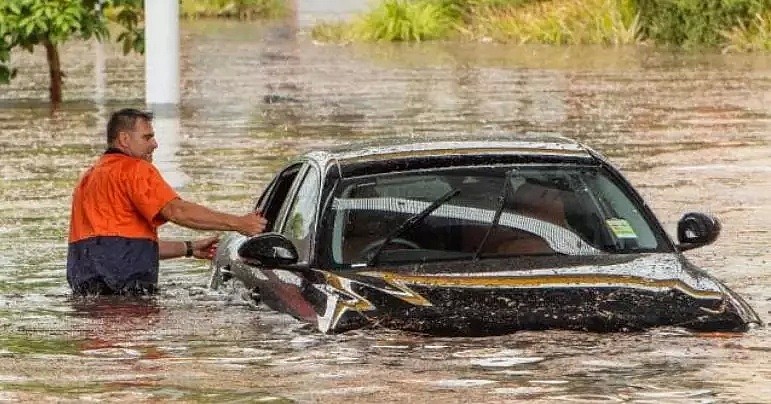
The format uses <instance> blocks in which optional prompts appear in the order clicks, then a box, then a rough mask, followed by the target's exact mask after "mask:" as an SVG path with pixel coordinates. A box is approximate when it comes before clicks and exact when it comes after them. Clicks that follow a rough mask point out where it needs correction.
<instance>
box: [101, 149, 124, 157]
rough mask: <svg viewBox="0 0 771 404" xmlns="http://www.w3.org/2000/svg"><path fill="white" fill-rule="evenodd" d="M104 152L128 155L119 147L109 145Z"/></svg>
mask: <svg viewBox="0 0 771 404" xmlns="http://www.w3.org/2000/svg"><path fill="white" fill-rule="evenodd" d="M104 154H122V155H124V156H128V154H126V153H125V152H124V151H123V150H121V149H118V148H117V147H108V148H107V150H105V151H104Z"/></svg>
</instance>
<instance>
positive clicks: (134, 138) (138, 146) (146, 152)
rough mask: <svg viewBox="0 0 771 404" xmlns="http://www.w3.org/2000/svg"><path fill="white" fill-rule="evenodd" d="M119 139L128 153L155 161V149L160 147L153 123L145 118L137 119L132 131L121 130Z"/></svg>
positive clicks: (122, 147)
mask: <svg viewBox="0 0 771 404" xmlns="http://www.w3.org/2000/svg"><path fill="white" fill-rule="evenodd" d="M118 141H119V144H120V146H121V149H122V150H123V151H124V152H126V153H127V154H128V155H130V156H133V157H139V158H141V159H143V160H147V161H149V162H152V161H153V151H155V149H156V148H157V147H158V142H156V141H155V132H154V131H153V125H152V124H151V123H150V122H148V121H146V120H144V119H139V120H137V121H136V124H134V129H133V130H132V131H128V132H121V133H120V135H119V137H118Z"/></svg>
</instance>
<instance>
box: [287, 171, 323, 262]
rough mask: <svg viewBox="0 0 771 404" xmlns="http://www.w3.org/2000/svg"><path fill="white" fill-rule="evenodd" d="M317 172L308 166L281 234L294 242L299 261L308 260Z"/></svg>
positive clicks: (316, 188)
mask: <svg viewBox="0 0 771 404" xmlns="http://www.w3.org/2000/svg"><path fill="white" fill-rule="evenodd" d="M319 182H320V178H319V172H318V170H316V168H315V167H313V166H310V167H309V168H308V171H307V172H306V174H305V176H304V177H303V179H302V182H301V183H300V185H299V187H298V188H297V191H296V192H295V197H294V200H293V201H292V205H291V206H290V207H289V210H288V211H287V214H286V221H285V223H284V227H283V229H282V230H281V234H283V235H284V236H286V237H287V238H288V239H289V240H291V241H292V243H294V245H295V247H296V248H297V253H298V256H299V257H300V261H306V262H307V261H308V259H309V251H310V243H311V238H312V234H313V225H314V224H315V221H316V207H317V206H318V197H319V186H320V184H319Z"/></svg>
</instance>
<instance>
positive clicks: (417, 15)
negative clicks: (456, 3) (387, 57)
mask: <svg viewBox="0 0 771 404" xmlns="http://www.w3.org/2000/svg"><path fill="white" fill-rule="evenodd" d="M452 25H453V18H452V17H451V10H450V9H449V8H448V7H445V6H442V5H441V4H440V3H438V2H436V1H429V0H421V1H410V0H386V1H384V2H383V3H382V4H380V5H379V6H378V7H377V8H375V9H374V10H373V11H371V12H370V13H368V14H365V15H364V16H363V17H362V18H361V20H360V21H359V22H358V23H357V24H356V27H355V29H354V31H355V36H356V37H357V38H360V39H363V40H370V41H415V42H420V41H425V40H430V39H438V38H442V37H443V36H444V35H445V33H447V32H448V31H449V30H451V28H452Z"/></svg>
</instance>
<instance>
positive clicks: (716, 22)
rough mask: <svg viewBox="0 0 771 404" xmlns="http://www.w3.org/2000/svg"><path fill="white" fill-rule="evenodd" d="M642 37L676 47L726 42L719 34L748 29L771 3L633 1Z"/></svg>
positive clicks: (741, 0)
mask: <svg viewBox="0 0 771 404" xmlns="http://www.w3.org/2000/svg"><path fill="white" fill-rule="evenodd" d="M635 1H636V3H637V9H638V10H640V25H641V29H642V34H643V35H644V36H645V37H647V38H650V39H652V40H654V41H655V42H657V43H662V44H673V45H679V46H685V47H689V46H693V45H711V46H716V45H720V44H721V43H723V42H725V36H724V35H723V34H722V33H723V32H724V31H726V30H730V29H731V28H733V27H734V26H737V25H742V24H743V25H744V26H747V25H749V24H750V23H751V21H752V19H753V18H755V16H756V15H757V14H760V13H762V12H763V11H764V10H766V9H768V7H769V6H770V5H771V0H635Z"/></svg>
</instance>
